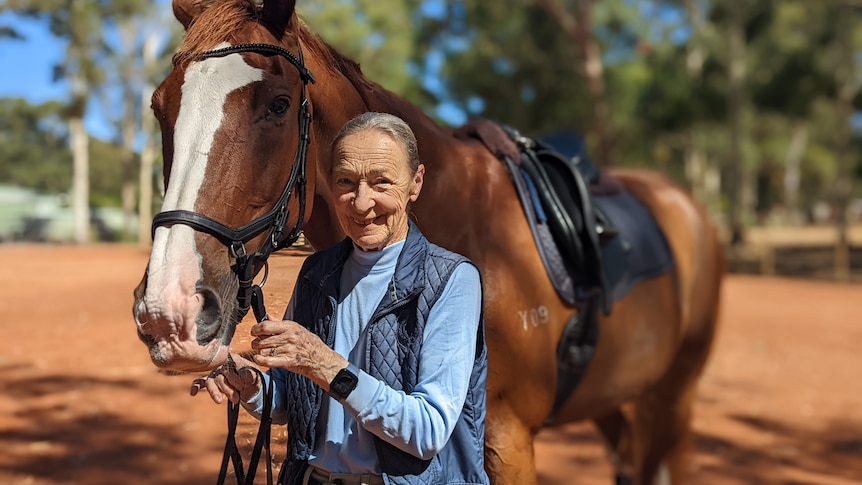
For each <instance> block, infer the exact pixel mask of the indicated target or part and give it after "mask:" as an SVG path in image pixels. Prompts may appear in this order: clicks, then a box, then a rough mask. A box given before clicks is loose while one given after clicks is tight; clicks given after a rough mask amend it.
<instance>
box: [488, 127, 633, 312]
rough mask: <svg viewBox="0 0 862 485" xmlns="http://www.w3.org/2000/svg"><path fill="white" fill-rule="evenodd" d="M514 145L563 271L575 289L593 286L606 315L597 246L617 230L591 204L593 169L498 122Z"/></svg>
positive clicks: (603, 276)
mask: <svg viewBox="0 0 862 485" xmlns="http://www.w3.org/2000/svg"><path fill="white" fill-rule="evenodd" d="M501 126H502V127H503V129H504V130H505V131H506V133H507V134H508V135H509V136H510V137H511V138H512V140H513V141H514V142H515V143H516V144H517V145H518V147H519V149H520V152H521V159H520V160H519V163H518V167H519V169H520V170H522V171H523V172H524V174H525V175H526V177H527V179H528V182H527V185H528V188H529V190H530V192H531V195H532V197H533V198H535V199H538V200H535V201H534V202H537V203H534V207H536V208H539V210H540V211H543V212H544V214H541V215H540V217H542V218H544V219H545V220H546V221H545V222H547V225H548V229H549V230H550V232H551V235H552V236H553V239H554V241H555V242H556V243H557V246H558V247H559V248H560V256H561V259H562V263H563V265H564V266H565V269H566V271H567V272H568V274H570V275H577V280H578V287H579V288H578V289H579V290H580V291H582V292H584V291H586V293H588V294H589V293H592V292H591V291H589V290H590V289H596V290H597V293H598V295H597V296H598V298H599V299H600V302H601V308H602V310H603V311H604V313H605V314H609V313H610V311H611V306H612V304H613V301H612V300H611V298H610V297H609V295H610V293H611V292H610V291H609V289H610V284H611V282H610V281H609V280H610V275H608V274H607V270H608V269H609V268H606V265H605V261H604V256H603V252H602V247H603V246H604V245H606V244H607V243H608V242H609V241H611V240H612V239H613V238H614V237H615V236H616V235H617V230H616V229H615V228H614V227H613V226H612V225H611V224H610V222H609V221H608V219H607V218H606V217H605V216H604V214H603V213H602V212H601V211H600V210H599V209H598V207H596V206H595V205H594V204H593V201H592V196H591V195H590V190H589V187H590V186H591V185H596V184H598V182H599V177H600V172H599V170H598V168H597V167H596V166H595V165H594V164H593V163H592V162H591V161H590V160H589V159H588V158H585V157H566V156H564V155H562V154H561V153H560V152H559V151H557V150H556V149H555V148H554V147H552V146H550V145H548V144H546V143H545V142H543V141H541V140H539V139H534V138H528V137H525V136H522V135H521V134H520V133H518V131H517V130H515V129H513V128H511V127H508V126H505V125H501Z"/></svg>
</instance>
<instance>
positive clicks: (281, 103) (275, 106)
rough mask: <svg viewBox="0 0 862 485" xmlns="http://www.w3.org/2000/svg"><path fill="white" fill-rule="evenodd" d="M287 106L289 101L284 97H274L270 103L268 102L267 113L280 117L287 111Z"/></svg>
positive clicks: (288, 106)
mask: <svg viewBox="0 0 862 485" xmlns="http://www.w3.org/2000/svg"><path fill="white" fill-rule="evenodd" d="M289 108H290V102H288V101H287V99H286V98H275V99H274V100H273V101H272V103H270V104H269V111H268V112H267V115H268V116H277V117H282V116H284V115H285V114H286V113H287V110H288V109H289Z"/></svg>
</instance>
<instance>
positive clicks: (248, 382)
mask: <svg viewBox="0 0 862 485" xmlns="http://www.w3.org/2000/svg"><path fill="white" fill-rule="evenodd" d="M231 358H232V359H233V362H231V361H230V360H228V362H227V363H225V364H224V365H222V366H221V367H218V368H216V369H214V370H213V371H212V372H210V373H209V374H208V375H207V376H205V377H199V378H197V379H195V380H194V381H192V387H191V395H192V396H196V395H197V394H198V392H200V391H201V390H202V389H206V390H207V392H209V395H210V397H211V398H212V400H213V401H214V402H216V403H218V404H221V403H223V402H224V400H225V398H227V399H230V401H231V402H232V403H234V404H237V403H239V402H240V401H247V400H248V399H250V398H252V397H253V396H254V395H255V394H257V392H258V391H259V390H260V387H261V382H260V376H259V375H258V372H257V371H256V370H255V368H254V364H253V363H252V362H251V361H249V360H248V359H245V358H243V357H241V356H240V355H239V354H231Z"/></svg>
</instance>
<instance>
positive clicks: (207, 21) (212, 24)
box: [174, 0, 260, 65]
mask: <svg viewBox="0 0 862 485" xmlns="http://www.w3.org/2000/svg"><path fill="white" fill-rule="evenodd" d="M259 21H260V9H259V7H258V6H257V5H256V3H255V1H254V0H226V1H222V2H218V3H213V5H212V6H210V7H208V8H206V9H205V10H204V11H203V12H201V14H200V15H198V17H197V18H195V19H194V21H193V22H192V23H191V25H190V26H189V29H188V30H187V31H186V35H185V37H184V38H183V42H182V43H181V44H180V47H179V48H178V49H177V52H176V54H174V64H175V65H176V64H179V63H182V62H183V61H185V60H187V59H188V58H190V57H194V55H195V54H197V53H200V52H203V51H207V50H210V49H212V48H214V47H215V46H217V45H219V44H221V43H222V42H230V43H231V44H236V43H240V42H248V40H247V39H237V38H236V35H237V34H238V33H239V32H241V31H242V28H243V27H244V26H246V25H248V24H250V23H257V22H259Z"/></svg>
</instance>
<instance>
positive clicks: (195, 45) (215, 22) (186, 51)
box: [173, 0, 377, 89]
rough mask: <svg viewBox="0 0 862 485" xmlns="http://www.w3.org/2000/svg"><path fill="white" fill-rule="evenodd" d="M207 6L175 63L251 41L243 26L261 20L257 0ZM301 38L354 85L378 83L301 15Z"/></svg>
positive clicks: (190, 32) (242, 0)
mask: <svg viewBox="0 0 862 485" xmlns="http://www.w3.org/2000/svg"><path fill="white" fill-rule="evenodd" d="M207 3H210V4H211V5H210V6H209V7H208V8H206V9H205V10H204V11H203V12H202V13H201V14H200V15H199V16H198V17H197V18H196V19H195V20H194V23H193V24H192V25H191V26H190V27H189V29H188V31H187V32H186V35H185V37H184V38H183V41H182V43H181V44H180V46H179V48H178V49H177V52H176V54H174V59H173V63H174V65H177V64H180V63H183V62H185V61H187V60H188V59H190V58H193V57H194V56H195V54H196V53H198V52H203V51H206V50H209V49H212V48H213V47H215V46H216V45H218V44H220V43H222V42H230V43H231V44H237V43H241V42H247V40H245V39H239V38H237V35H238V34H239V33H240V32H241V31H242V27H243V26H244V25H246V24H248V23H257V22H260V13H261V11H260V8H259V7H258V6H257V4H256V2H255V0H225V1H215V2H207ZM296 19H297V20H298V25H299V28H298V33H299V39H300V42H301V43H302V45H303V46H304V48H305V49H307V50H308V51H309V53H311V54H313V55H315V56H316V57H318V58H320V59H321V61H323V62H321V64H323V65H325V66H327V68H329V69H332V70H333V71H334V72H338V73H340V74H341V75H343V76H344V77H346V78H347V79H348V80H349V81H350V82H351V83H352V84H353V85H355V86H357V87H359V86H362V87H365V88H369V89H374V88H375V87H377V85H376V84H375V83H373V82H372V81H370V80H369V79H368V78H366V77H365V75H364V74H362V69H361V68H360V67H359V64H358V63H356V62H355V61H353V60H351V59H349V58H347V57H345V56H344V55H342V54H341V53H339V52H338V51H336V50H335V49H334V48H333V47H332V46H330V45H329V44H327V43H326V41H324V40H323V39H322V38H321V37H320V36H319V35H317V34H315V33H313V32H311V30H309V29H308V27H307V25H306V23H305V21H304V20H303V19H302V18H301V17H300V16H299V15H297V16H296Z"/></svg>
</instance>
